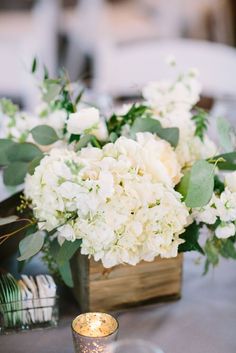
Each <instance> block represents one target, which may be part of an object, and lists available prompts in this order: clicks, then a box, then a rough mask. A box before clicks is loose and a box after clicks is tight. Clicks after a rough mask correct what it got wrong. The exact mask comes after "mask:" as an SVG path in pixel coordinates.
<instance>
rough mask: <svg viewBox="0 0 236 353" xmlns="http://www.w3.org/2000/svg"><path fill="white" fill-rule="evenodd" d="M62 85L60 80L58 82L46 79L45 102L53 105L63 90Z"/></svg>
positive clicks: (44, 83) (44, 84) (44, 86)
mask: <svg viewBox="0 0 236 353" xmlns="http://www.w3.org/2000/svg"><path fill="white" fill-rule="evenodd" d="M62 89H63V88H62V85H61V81H60V79H57V80H52V79H49V78H48V79H45V80H44V82H43V90H42V92H43V100H44V101H45V102H46V103H48V104H51V102H52V101H54V100H55V99H56V98H57V97H58V95H59V93H60V92H61V90H62Z"/></svg>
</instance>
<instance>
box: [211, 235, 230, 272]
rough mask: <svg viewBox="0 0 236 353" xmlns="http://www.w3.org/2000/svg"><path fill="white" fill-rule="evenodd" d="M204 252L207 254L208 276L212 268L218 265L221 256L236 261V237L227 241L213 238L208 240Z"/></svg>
mask: <svg viewBox="0 0 236 353" xmlns="http://www.w3.org/2000/svg"><path fill="white" fill-rule="evenodd" d="M204 251H205V254H206V263H205V271H204V274H206V273H207V272H208V270H209V268H210V266H213V267H215V266H216V265H218V263H219V260H220V256H222V257H224V258H225V259H234V260H236V248H235V236H234V237H230V238H227V239H218V238H217V237H216V236H213V237H211V238H209V239H207V241H206V244H205V247H204Z"/></svg>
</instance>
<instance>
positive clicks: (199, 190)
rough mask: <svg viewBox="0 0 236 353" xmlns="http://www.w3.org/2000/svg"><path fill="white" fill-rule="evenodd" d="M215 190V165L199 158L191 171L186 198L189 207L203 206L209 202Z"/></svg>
mask: <svg viewBox="0 0 236 353" xmlns="http://www.w3.org/2000/svg"><path fill="white" fill-rule="evenodd" d="M213 190H214V165H212V164H210V163H208V162H206V161H204V160H199V161H197V162H195V163H194V165H193V166H192V168H191V171H190V177H189V184H188V191H187V195H186V198H185V204H186V206H187V207H191V208H194V207H202V206H205V205H206V204H208V202H209V201H210V199H211V197H212V194H213Z"/></svg>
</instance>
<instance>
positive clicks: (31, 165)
mask: <svg viewBox="0 0 236 353" xmlns="http://www.w3.org/2000/svg"><path fill="white" fill-rule="evenodd" d="M43 157H44V155H43V154H42V155H41V156H38V157H36V158H34V159H33V160H32V161H31V162H30V163H29V164H28V173H29V174H30V175H33V174H34V171H35V168H36V167H37V166H38V165H39V164H40V162H41V160H42V159H43Z"/></svg>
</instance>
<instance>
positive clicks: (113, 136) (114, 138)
mask: <svg viewBox="0 0 236 353" xmlns="http://www.w3.org/2000/svg"><path fill="white" fill-rule="evenodd" d="M117 139H118V135H117V134H116V133H115V132H111V133H110V135H109V140H110V141H111V142H112V143H114V142H116V140H117Z"/></svg>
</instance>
